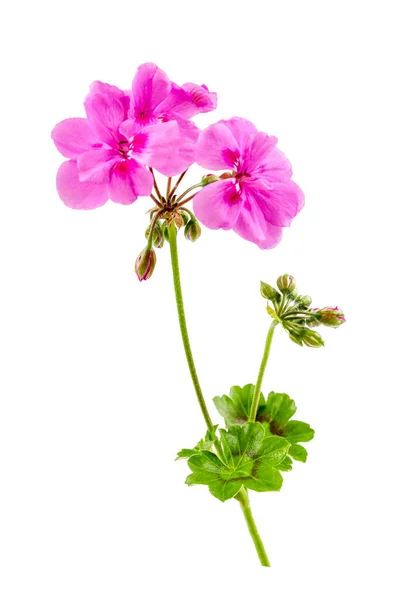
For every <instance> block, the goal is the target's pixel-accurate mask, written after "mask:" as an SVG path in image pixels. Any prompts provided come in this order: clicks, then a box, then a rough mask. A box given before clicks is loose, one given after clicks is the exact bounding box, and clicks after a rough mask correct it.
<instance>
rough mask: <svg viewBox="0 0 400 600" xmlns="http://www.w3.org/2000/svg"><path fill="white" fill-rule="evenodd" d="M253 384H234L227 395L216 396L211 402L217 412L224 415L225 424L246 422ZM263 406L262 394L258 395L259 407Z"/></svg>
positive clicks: (228, 425)
mask: <svg viewBox="0 0 400 600" xmlns="http://www.w3.org/2000/svg"><path fill="white" fill-rule="evenodd" d="M253 394H254V385H253V384H252V383H248V384H247V385H245V386H244V387H240V386H239V385H234V386H233V387H231V389H230V391H229V396H226V395H224V396H216V397H215V398H213V402H214V404H215V406H216V409H217V410H218V412H219V414H220V415H222V416H223V417H224V420H225V425H226V426H227V427H230V426H231V425H235V424H240V425H242V424H243V423H246V422H247V421H248V420H249V414H250V407H251V402H252V400H253ZM263 406H265V398H264V396H263V394H261V396H260V403H259V408H261V407H263Z"/></svg>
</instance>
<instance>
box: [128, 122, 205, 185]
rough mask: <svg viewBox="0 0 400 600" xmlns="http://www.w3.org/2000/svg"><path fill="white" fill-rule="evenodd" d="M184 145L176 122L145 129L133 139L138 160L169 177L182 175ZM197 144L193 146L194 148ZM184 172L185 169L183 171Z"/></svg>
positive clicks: (134, 151) (149, 126)
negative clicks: (180, 152) (181, 157)
mask: <svg viewBox="0 0 400 600" xmlns="http://www.w3.org/2000/svg"><path fill="white" fill-rule="evenodd" d="M182 144H183V142H182V136H181V132H180V129H179V126H178V123H177V122H176V121H169V122H168V123H157V124H155V125H148V126H147V127H144V128H143V129H142V130H141V131H140V132H139V133H137V134H135V135H134V137H133V149H132V151H133V153H134V155H135V158H136V160H138V161H139V162H141V163H146V164H148V165H149V166H151V167H154V168H155V169H157V171H160V173H162V174H163V175H166V176H167V177H172V176H173V175H177V174H178V173H181V172H182V170H180V165H181V162H182V161H181V159H180V155H179V151H180V147H181V145H182ZM194 145H195V142H193V144H192V146H193V148H194ZM183 170H184V169H183Z"/></svg>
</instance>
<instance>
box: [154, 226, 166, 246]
mask: <svg viewBox="0 0 400 600" xmlns="http://www.w3.org/2000/svg"><path fill="white" fill-rule="evenodd" d="M153 244H154V245H155V247H156V248H162V247H163V245H164V236H163V232H162V228H161V225H160V223H159V222H158V221H157V225H156V226H155V227H154V233H153Z"/></svg>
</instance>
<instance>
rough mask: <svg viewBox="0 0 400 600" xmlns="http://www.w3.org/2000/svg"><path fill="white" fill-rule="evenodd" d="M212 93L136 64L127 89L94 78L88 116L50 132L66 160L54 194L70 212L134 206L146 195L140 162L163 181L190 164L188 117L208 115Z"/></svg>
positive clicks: (192, 140)
mask: <svg viewBox="0 0 400 600" xmlns="http://www.w3.org/2000/svg"><path fill="white" fill-rule="evenodd" d="M215 106H216V95H215V94H213V93H211V92H209V91H208V89H207V88H206V87H205V86H197V85H196V84H194V83H189V84H184V85H183V87H182V88H180V87H179V86H177V85H176V84H174V83H172V82H171V81H170V80H169V79H168V77H167V75H166V74H165V73H164V71H162V70H161V69H159V68H158V67H157V66H156V65H154V64H152V63H146V64H144V65H141V66H140V67H139V69H138V71H137V74H136V76H135V78H134V80H133V85H132V92H130V91H128V92H124V91H122V90H120V89H119V88H117V87H115V86H113V85H108V84H106V83H101V82H100V81H96V82H94V83H93V84H92V85H91V88H90V93H89V95H88V96H87V98H86V101H85V109H86V116H87V118H86V119H83V118H76V119H66V120H65V121H62V122H61V123H58V125H56V127H55V128H54V130H53V132H52V137H53V140H54V142H55V144H56V146H57V148H58V150H59V151H60V152H61V154H63V156H65V157H66V158H68V159H70V160H69V161H67V162H65V163H63V164H62V165H61V167H60V169H59V171H58V174H57V190H58V193H59V195H60V197H61V199H62V200H63V201H64V203H65V204H66V205H67V206H70V207H71V208H83V209H88V208H96V207H98V206H101V205H103V204H104V203H105V202H106V201H107V200H108V199H109V198H110V199H111V200H113V201H114V202H118V203H120V204H132V202H134V201H135V200H136V198H137V197H138V196H147V195H149V194H150V193H151V190H152V186H153V178H152V175H151V174H150V173H149V171H148V170H147V169H146V165H148V166H151V167H154V168H155V169H157V170H158V171H160V173H162V174H163V175H166V176H168V177H170V176H172V175H177V174H179V173H182V172H183V171H185V170H186V169H187V168H188V167H189V166H190V165H191V164H192V163H193V162H194V148H195V144H196V142H197V138H198V135H199V130H198V128H197V127H196V126H195V125H194V123H192V122H191V121H189V118H190V117H192V116H194V115H196V114H198V113H200V112H207V111H209V110H213V109H214V108H215Z"/></svg>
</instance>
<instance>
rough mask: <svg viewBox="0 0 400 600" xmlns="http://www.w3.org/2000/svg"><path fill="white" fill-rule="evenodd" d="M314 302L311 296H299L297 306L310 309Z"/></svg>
mask: <svg viewBox="0 0 400 600" xmlns="http://www.w3.org/2000/svg"><path fill="white" fill-rule="evenodd" d="M311 302H312V300H311V298H310V296H298V297H297V299H296V304H297V305H298V306H301V307H304V308H308V307H309V306H310V304H311Z"/></svg>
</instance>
